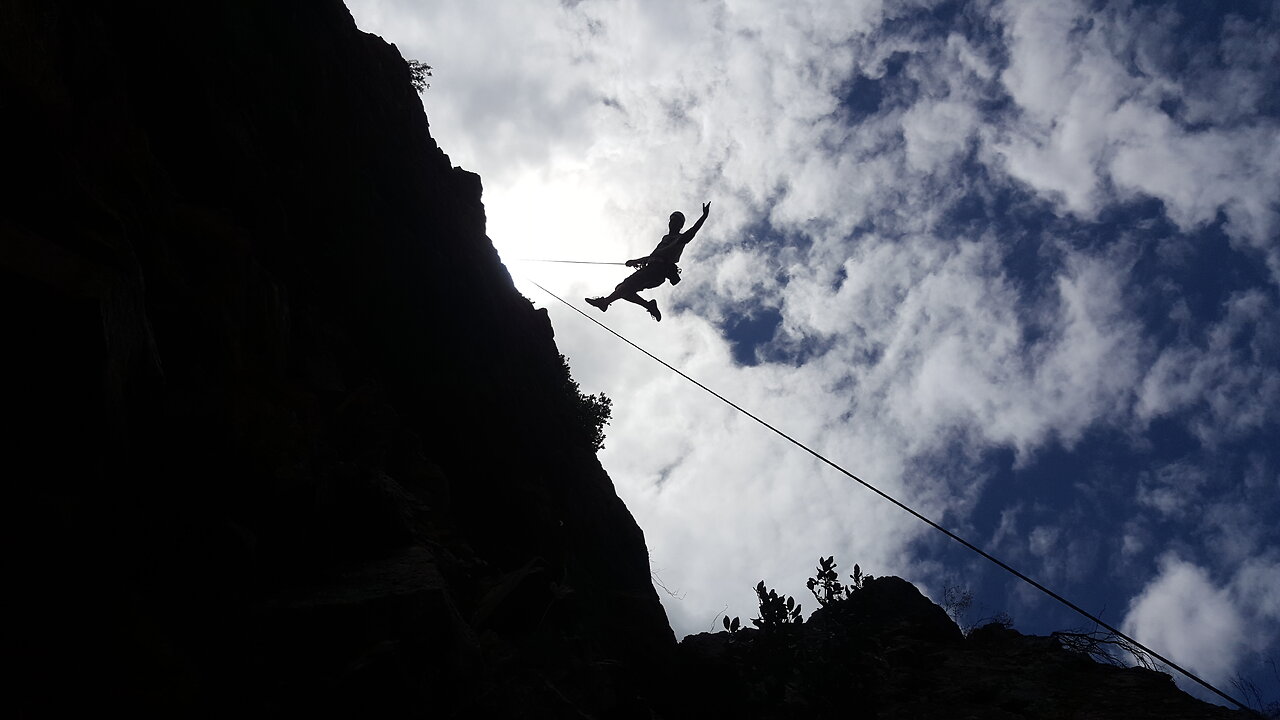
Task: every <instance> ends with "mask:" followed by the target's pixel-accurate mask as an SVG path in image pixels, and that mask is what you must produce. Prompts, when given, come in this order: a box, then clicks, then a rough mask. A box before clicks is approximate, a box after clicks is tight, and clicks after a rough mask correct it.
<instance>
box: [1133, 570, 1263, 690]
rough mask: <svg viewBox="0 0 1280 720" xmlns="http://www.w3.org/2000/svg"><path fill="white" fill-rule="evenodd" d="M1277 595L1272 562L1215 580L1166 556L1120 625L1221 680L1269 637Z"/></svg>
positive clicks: (1201, 672) (1194, 669)
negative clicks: (1224, 581) (1230, 576)
mask: <svg viewBox="0 0 1280 720" xmlns="http://www.w3.org/2000/svg"><path fill="white" fill-rule="evenodd" d="M1278 596H1280V565H1277V564H1276V563H1275V562H1274V561H1267V560H1264V559H1262V558H1258V559H1254V560H1252V561H1250V562H1248V563H1247V564H1245V565H1244V566H1242V567H1240V568H1239V569H1238V570H1237V571H1236V573H1235V574H1234V576H1233V577H1232V578H1231V579H1230V580H1229V581H1228V582H1226V583H1216V582H1214V580H1213V579H1212V578H1211V577H1210V575H1209V573H1208V572H1207V571H1206V570H1205V569H1204V568H1202V567H1200V566H1198V565H1196V564H1194V563H1191V562H1188V561H1186V560H1183V559H1182V558H1180V557H1178V556H1177V555H1174V554H1166V555H1164V556H1163V557H1161V558H1160V562H1159V569H1158V571H1157V574H1156V576H1155V577H1154V578H1153V579H1152V580H1151V581H1150V582H1148V583H1147V585H1146V587H1145V588H1143V590H1142V592H1140V593H1139V594H1138V595H1137V596H1136V597H1135V598H1134V599H1133V601H1132V603H1131V604H1130V606H1129V610H1128V614H1127V615H1126V616H1125V619H1124V622H1123V623H1122V625H1121V629H1122V630H1124V631H1125V632H1126V633H1128V634H1129V635H1131V636H1134V637H1137V638H1138V639H1140V640H1141V641H1142V642H1143V643H1144V644H1146V645H1147V646H1148V647H1150V648H1151V649H1153V650H1155V651H1156V652H1158V653H1160V654H1162V655H1164V656H1166V657H1168V658H1169V659H1171V660H1173V661H1174V662H1176V663H1178V664H1179V665H1182V666H1183V667H1186V668H1187V669H1189V670H1191V671H1192V672H1194V673H1196V674H1198V675H1201V677H1203V678H1205V679H1206V680H1208V681H1209V682H1211V683H1215V684H1225V683H1226V681H1227V680H1229V679H1230V678H1231V677H1232V676H1233V675H1234V674H1235V673H1236V672H1237V671H1238V670H1239V668H1240V667H1241V665H1242V664H1243V663H1244V662H1245V661H1246V660H1247V658H1248V656H1249V654H1250V653H1253V652H1258V651H1261V650H1262V649H1264V648H1265V647H1266V646H1267V644H1268V643H1269V642H1271V641H1273V640H1274V626H1273V625H1270V624H1269V623H1271V622H1273V621H1274V620H1275V618H1276V617H1277V612H1278V611H1280V606H1277V603H1276V601H1275V598H1276V597H1278ZM1264 623H1265V624H1264Z"/></svg>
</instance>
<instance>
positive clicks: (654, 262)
mask: <svg viewBox="0 0 1280 720" xmlns="http://www.w3.org/2000/svg"><path fill="white" fill-rule="evenodd" d="M710 212H711V203H710V202H705V203H702V217H700V218H698V221H697V222H696V223H694V224H693V227H691V228H689V229H688V231H686V232H683V233H682V232H680V228H682V227H684V213H682V212H680V211H679V210H677V211H675V212H673V213H671V219H670V221H668V223H667V228H668V230H670V232H668V233H667V234H666V235H663V236H662V240H661V241H660V242H659V243H658V246H657V247H655V248H654V249H653V252H651V253H649V254H648V255H645V256H644V257H640V258H635V259H634V260H628V261H627V262H626V265H627V267H633V268H639V269H638V270H636V271H635V272H633V273H631V275H630V276H629V277H627V279H625V280H623V281H622V282H620V283H618V286H617V287H615V288H614V289H613V292H612V293H610V294H609V295H607V296H605V297H597V298H586V300H587V303H588V304H590V305H592V306H594V307H597V308H600V312H605V311H607V310H608V309H609V305H610V304H611V303H613V302H614V301H615V300H626V301H627V302H630V303H635V304H636V305H639V306H640V307H642V308H644V309H645V310H648V311H649V314H650V315H651V316H653V319H654V320H657V321H659V322H661V321H662V313H661V312H660V311H659V310H658V301H657V300H645V299H644V298H642V297H640V295H639V294H638V292H639V291H640V290H649V289H651V288H656V287H658V286H659V285H661V284H662V281H663V280H668V281H670V282H671V284H672V285H675V284H676V283H678V282H680V268H679V267H678V266H677V265H676V263H677V262H679V261H680V254H681V253H683V252H684V246H685V245H688V244H689V241H691V240H693V236H694V235H697V234H698V230H700V229H701V228H702V223H704V222H706V220H707V214H708V213H710Z"/></svg>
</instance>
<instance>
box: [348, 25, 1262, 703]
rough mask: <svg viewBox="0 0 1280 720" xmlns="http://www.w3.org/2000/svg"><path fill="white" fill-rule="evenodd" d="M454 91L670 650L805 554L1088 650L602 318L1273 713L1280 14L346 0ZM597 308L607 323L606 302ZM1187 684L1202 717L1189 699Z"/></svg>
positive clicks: (445, 139)
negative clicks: (658, 605)
mask: <svg viewBox="0 0 1280 720" xmlns="http://www.w3.org/2000/svg"><path fill="white" fill-rule="evenodd" d="M349 6H350V7H351V9H352V12H353V15H354V16H355V17H356V20H357V23H358V24H359V25H360V26H361V27H362V28H364V29H365V30H367V31H369V32H374V33H377V34H380V35H382V36H383V37H385V38H386V39H387V40H389V41H391V42H394V43H396V44H397V46H398V47H399V48H400V50H401V51H402V53H403V54H404V55H405V56H406V57H410V58H416V59H420V60H423V61H425V62H428V63H429V64H431V65H433V66H434V67H435V76H434V77H433V78H432V87H431V89H430V90H428V91H427V92H426V93H425V94H424V97H423V102H424V105H425V107H426V110H427V113H428V116H429V118H430V121H431V124H432V131H433V134H434V135H435V137H436V139H437V140H438V142H439V143H440V145H441V146H442V147H443V148H444V149H445V151H446V152H448V153H450V155H451V157H452V158H453V161H454V162H455V163H456V164H458V165H461V166H463V167H466V168H467V169H469V170H473V171H476V172H479V173H480V174H481V176H482V177H483V180H484V185H485V203H486V209H487V213H488V221H489V224H488V227H489V235H490V237H491V238H492V239H493V241H494V243H495V245H496V246H497V248H498V250H499V252H500V253H501V254H502V255H503V257H504V258H506V259H507V261H508V264H509V266H510V267H511V269H512V271H513V275H515V276H516V277H517V282H518V284H519V285H520V287H521V289H522V290H523V291H524V292H525V293H526V295H528V296H529V297H530V299H531V300H533V301H534V302H535V304H538V305H540V306H545V307H548V308H549V310H550V312H551V314H552V320H553V323H554V325H555V329H556V333H557V342H558V343H559V345H560V347H561V349H562V351H563V352H565V354H566V355H568V356H569V357H570V361H571V364H572V366H573V368H574V372H575V375H576V376H577V377H578V379H579V381H580V382H581V383H582V385H583V387H584V389H586V390H587V391H589V392H596V391H604V392H605V393H607V394H608V395H609V396H610V397H612V398H613V399H614V415H615V417H614V421H613V423H612V425H611V426H610V428H609V430H608V439H607V440H606V449H605V450H604V451H603V452H602V453H601V454H600V457H601V461H602V462H603V463H604V465H605V467H606V469H607V470H608V471H609V473H610V475H611V477H612V478H613V480H614V483H615V485H616V486H617V489H618V492H619V494H620V495H621V496H622V497H623V499H624V500H625V501H626V502H627V504H628V506H629V507H630V508H631V510H632V512H633V513H634V514H635V515H636V517H637V519H638V521H639V522H640V524H641V526H642V527H643V528H644V530H645V533H646V538H647V540H648V543H649V547H650V550H651V559H652V563H653V567H654V572H655V576H656V577H657V578H658V579H660V581H661V582H662V584H663V585H664V586H665V587H666V588H669V589H671V590H672V591H673V592H674V593H675V594H674V595H668V594H666V593H661V594H662V597H663V602H664V605H665V606H666V608H667V613H668V616H669V617H670V618H671V621H672V624H673V627H674V628H675V629H676V631H677V633H678V634H681V635H683V634H687V633H691V632H700V631H704V630H708V629H711V628H712V627H713V621H714V619H715V616H716V615H717V614H718V613H722V612H725V611H727V612H728V613H729V614H730V615H739V616H742V617H743V618H744V619H745V618H748V617H752V616H753V615H754V612H755V606H754V595H753V593H752V590H751V588H752V587H753V586H754V585H755V583H756V582H758V581H759V580H760V579H765V580H766V582H767V583H768V584H769V585H770V586H771V587H776V588H778V589H779V590H780V591H781V592H785V593H788V594H793V595H795V596H796V597H797V599H798V600H800V601H802V602H803V601H804V600H805V598H804V597H803V596H804V595H805V594H806V593H805V589H804V581H805V579H806V578H807V577H808V576H809V575H810V574H811V573H812V570H813V565H814V564H815V563H816V560H817V558H818V557H819V556H820V555H830V554H834V555H836V558H837V560H838V561H839V562H840V563H841V567H842V568H843V569H844V570H845V571H847V570H849V569H850V568H851V567H852V564H853V563H854V562H858V563H859V564H860V565H861V566H862V567H863V568H864V569H865V570H866V571H868V572H871V573H873V574H896V575H901V576H903V577H906V578H907V579H909V580H911V581H912V582H914V583H915V584H916V585H917V586H918V587H920V589H921V590H922V591H924V592H925V593H927V594H929V595H930V596H932V597H934V598H935V599H940V598H941V594H942V588H943V587H945V586H946V585H949V584H960V585H965V586H968V587H969V588H970V589H972V590H973V591H974V593H975V606H980V608H981V609H978V608H977V607H976V608H975V611H974V617H971V618H970V620H974V619H977V617H978V616H981V615H982V614H983V613H986V614H990V613H994V612H996V611H1005V612H1007V613H1009V614H1010V615H1011V616H1013V618H1014V621H1015V624H1016V626H1017V627H1018V628H1019V629H1021V630H1022V631H1024V632H1031V633H1047V632H1049V631H1051V630H1053V629H1067V628H1073V627H1079V626H1080V625H1081V624H1082V622H1083V621H1082V620H1081V619H1079V618H1076V617H1073V616H1072V615H1071V614H1069V611H1065V610H1062V609H1061V608H1058V607H1055V606H1054V605H1053V604H1052V603H1051V602H1050V601H1047V599H1044V598H1042V597H1038V596H1037V595H1036V594H1035V592H1034V591H1031V592H1028V590H1027V589H1026V588H1021V587H1019V586H1018V584H1017V583H1016V581H1013V580H1012V579H1011V578H1009V577H1007V576H1005V575H1004V574H1003V573H1002V571H999V570H998V569H996V568H994V567H989V566H986V565H985V561H982V560H981V559H979V558H976V557H974V556H972V554H969V553H967V551H964V550H963V549H962V548H959V547H957V546H954V543H951V542H950V541H948V540H946V539H945V538H943V537H941V536H939V535H938V534H937V533H936V532H934V531H932V530H930V529H929V528H927V527H925V526H923V525H922V524H921V523H919V522H918V521H916V520H914V519H912V518H910V517H909V516H907V515H906V514H905V513H902V512H901V511H900V510H898V509H896V508H894V507H892V506H890V505H888V504H887V503H885V502H883V501H882V500H880V499H878V498H876V497H875V496H873V495H871V494H870V493H869V492H867V491H866V490H864V489H862V488H859V487H857V486H854V485H852V484H851V483H849V482H848V481H846V480H845V479H843V478H842V477H841V476H839V475H837V474H835V473H833V472H831V471H829V470H827V469H825V468H823V467H822V466H820V465H819V464H818V463H817V462H816V461H814V460H813V459H812V458H809V457H807V456H804V455H803V453H798V452H797V451H795V450H794V449H793V448H792V447H791V446H789V445H788V444H786V443H785V442H783V441H781V440H779V439H777V438H776V437H773V436H771V435H770V434H769V433H768V432H767V431H765V430H763V429H760V428H759V427H758V426H755V425H753V424H752V423H751V422H750V421H749V420H747V419H745V418H743V417H741V416H738V415H736V414H735V413H733V411H732V410H730V409H728V408H726V407H725V406H723V405H721V404H719V403H718V402H717V401H715V400H714V399H713V398H710V397H709V396H706V395H705V394H702V393H701V391H699V390H697V389H696V388H693V387H692V386H690V385H688V384H687V383H685V381H683V380H681V379H679V378H677V377H674V376H672V375H671V374H670V373H669V372H667V371H665V370H664V369H662V368H661V367H660V366H658V365H656V364H655V363H653V362H652V361H650V360H648V359H646V358H644V357H642V356H639V355H638V354H637V353H635V352H634V351H631V350H629V349H628V348H627V347H626V346H625V345H622V344H621V343H618V342H617V341H616V340H614V339H613V338H611V337H610V336H608V335H607V334H604V333H603V332H602V331H600V330H599V328H596V327H594V326H592V325H590V324H589V323H586V322H585V321H583V320H582V319H581V318H580V317H577V316H576V315H574V314H573V313H571V312H570V311H568V310H566V309H564V308H562V307H560V306H559V304H558V303H556V302H555V301H554V300H552V299H550V298H548V297H545V296H543V295H542V294H541V293H540V291H539V290H537V289H536V288H534V287H533V286H532V285H530V284H528V283H527V282H526V279H534V280H537V281H538V282H540V283H542V284H544V285H546V286H547V287H549V288H552V289H553V290H555V291H556V292H558V293H561V294H562V296H564V297H566V298H571V299H574V300H579V301H580V299H581V298H582V297H583V296H586V295H598V294H604V293H605V292H607V291H608V290H609V289H610V288H611V287H612V285H613V284H614V283H616V282H617V281H618V280H620V279H621V277H622V275H621V274H620V269H619V268H615V267H607V266H578V265H563V266H556V265H531V264H522V263H518V262H516V261H515V259H516V258H522V257H523V258H527V257H545V258H569V259H581V260H606V261H618V260H622V259H626V258H629V257H636V256H639V255H643V254H645V253H647V252H648V250H649V249H651V248H652V247H653V245H654V244H656V242H657V240H658V239H659V237H660V236H661V235H662V234H663V232H664V231H665V220H666V217H667V215H668V214H669V213H670V212H671V211H672V210H675V209H680V210H682V211H683V212H684V213H685V214H686V215H688V216H690V217H691V218H692V217H693V216H696V214H697V208H698V207H699V204H700V203H701V202H704V201H707V200H710V201H711V202H712V212H711V217H710V219H709V220H708V221H707V224H706V226H705V227H704V229H703V230H702V232H701V233H700V234H699V236H698V239H697V240H696V241H695V243H694V244H693V245H691V246H690V247H689V248H688V250H687V251H686V252H685V255H684V260H683V262H682V265H683V267H684V269H685V273H684V276H683V277H684V282H682V283H681V284H680V285H679V286H678V287H674V288H673V287H664V288H660V289H658V290H655V291H653V292H652V293H651V294H652V296H653V297H655V298H657V299H658V301H659V303H660V304H661V306H662V307H663V309H664V314H665V317H664V320H663V322H662V323H660V324H656V323H653V322H652V321H651V320H649V319H648V317H647V316H646V315H645V314H644V313H643V312H641V311H640V310H639V309H638V308H634V307H623V306H622V305H621V304H619V305H618V306H615V307H614V308H613V309H611V310H610V311H609V312H608V313H607V314H606V315H604V316H601V318H600V319H601V320H603V321H605V322H607V323H609V324H610V325H611V326H612V327H614V328H615V329H617V330H618V331H619V332H622V333H623V334H625V335H627V336H628V337H630V338H632V339H633V340H634V341H636V342H638V343H640V344H641V345H643V346H645V347H647V348H649V349H650V350H652V351H653V352H655V353H657V354H658V355H660V356H662V357H663V358H664V359H666V360H667V361H669V362H671V363H673V364H676V365H678V366H679V367H681V368H682V369H684V370H685V371H686V372H688V373H689V374H691V375H693V376H694V377H697V378H698V379H700V380H701V381H703V382H705V383H706V384H708V385H709V386H711V387H713V388H715V389H717V390H718V391H720V392H722V393H724V394H726V395H728V396H729V397H731V398H733V399H734V400H735V401H736V402H739V403H740V404H742V405H743V406H744V407H746V408H748V409H750V410H752V411H753V412H756V413H757V414H759V415H761V416H762V417H764V418H766V419H767V420H769V421H770V422H772V423H774V424H775V425H777V426H779V427H780V428H782V429H784V430H786V431H787V432H789V433H791V434H793V435H795V436H796V437H797V438H799V439H801V440H803V441H805V442H807V443H809V444H810V445H811V446H813V447H814V448H815V449H817V450H819V451H821V452H823V453H824V454H826V455H827V456H829V457H831V458H832V459H833V460H835V461H837V462H839V463H841V464H842V465H844V466H845V467H847V468H848V469H849V470H850V471H852V472H854V473H856V474H858V475H859V476H861V477H863V478H866V479H867V480H868V481H870V482H872V483H874V484H876V485H877V486H878V487H881V488H882V489H884V490H885V491H887V492H890V493H891V494H894V495H895V496H896V497H898V498H899V499H901V500H903V501H906V502H908V503H910V504H911V505H912V506H914V507H916V508H917V509H918V510H920V511H922V512H924V513H925V514H927V515H929V516H931V517H933V518H935V519H937V520H940V521H942V522H943V523H944V524H946V525H947V526H949V527H951V528H953V529H955V530H957V531H959V532H961V533H962V534H963V535H965V536H966V537H968V538H969V539H970V540H972V541H974V542H975V543H977V544H979V545H981V546H983V547H985V548H987V549H989V550H990V551H992V552H993V553H994V554H996V555H998V556H1000V557H1002V558H1004V559H1005V560H1007V561H1009V562H1010V563H1011V564H1013V565H1015V566H1016V567H1019V568H1020V569H1022V570H1023V571H1024V572H1026V573H1028V574H1030V575H1032V576H1034V577H1036V578H1037V579H1039V580H1041V581H1042V582H1044V583H1046V584H1048V585H1050V586H1051V587H1053V588H1055V589H1056V590H1058V591H1059V592H1061V593H1063V594H1064V595H1066V596H1068V597H1070V598H1072V599H1073V600H1075V601H1076V602H1077V603H1079V604H1080V605H1082V606H1084V607H1085V608H1086V609H1089V610H1090V611H1093V612H1095V613H1097V614H1099V615H1101V616H1102V617H1103V618H1104V619H1106V620H1107V621H1109V622H1111V623H1113V624H1116V625H1118V626H1120V627H1122V628H1124V629H1125V630H1126V631H1129V632H1131V633H1133V634H1135V635H1136V636H1137V637H1138V638H1139V639H1140V640H1141V641H1143V642H1145V643H1147V644H1148V645H1150V646H1152V647H1153V648H1154V649H1156V650H1157V651H1159V652H1161V653H1164V654H1166V655H1168V656H1170V657H1171V658H1172V659H1174V660H1175V661H1177V662H1179V663H1181V664H1183V665H1184V666H1186V667H1188V668H1190V669H1192V670H1194V671H1196V672H1198V673H1201V674H1203V675H1204V676H1205V677H1206V678H1207V679H1209V680H1210V681H1212V682H1215V683H1218V684H1220V685H1223V686H1224V687H1226V689H1228V690H1230V687H1229V685H1230V680H1231V678H1233V677H1235V676H1236V675H1237V674H1239V675H1242V676H1244V677H1247V678H1250V679H1252V680H1253V681H1254V682H1256V683H1258V685H1259V686H1261V687H1262V688H1263V690H1264V692H1265V693H1266V694H1268V695H1269V696H1270V699H1273V700H1275V699H1280V677H1277V676H1276V674H1275V671H1274V668H1273V666H1269V665H1268V664H1267V663H1268V661H1278V660H1280V529H1278V526H1277V523H1276V521H1275V520H1274V518H1275V517H1278V516H1280V442H1277V438H1280V432H1278V430H1280V320H1277V317H1278V316H1280V313H1277V308H1278V306H1280V71H1277V69H1276V68H1277V67H1280V3H1277V2H1232V3H1200V2H1070V1H1066V2H1055V3H1012V2H997V1H994V0H982V1H975V2H927V1H925V0H914V1H910V2H891V1H889V0H883V1H875V2H872V1H868V2H852V1H851V2H844V3H833V2H829V1H821V2H819V1H817V0H815V1H813V2H803V1H797V2H792V3H787V4H786V5H785V6H783V5H781V4H778V3H774V2H766V1H764V0H759V1H755V0H734V1H730V0H723V1H719V2H711V1H708V2H666V3H664V2H644V3H641V2H627V1H624V0H614V1H609V2H604V1H602V0H580V1H579V2H552V1H550V0H548V1H545V2H494V3H485V4H483V6H482V7H481V6H479V5H478V4H476V3H470V2H462V1H458V2H436V3H430V4H423V3H416V2H409V1H408V0H351V2H349ZM587 309H588V310H589V311H591V312H595V311H594V310H590V309H589V308H587ZM1184 686H1185V685H1184Z"/></svg>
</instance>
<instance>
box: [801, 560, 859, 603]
mask: <svg viewBox="0 0 1280 720" xmlns="http://www.w3.org/2000/svg"><path fill="white" fill-rule="evenodd" d="M849 579H850V580H852V581H853V582H852V583H851V584H849V585H845V584H843V583H841V582H840V576H839V575H838V574H837V573H836V556H835V555H832V556H830V557H825V558H823V557H820V558H818V573H817V576H816V577H811V578H809V582H808V583H806V586H807V587H808V588H809V592H811V593H813V597H814V598H815V599H817V601H818V604H819V605H822V606H824V607H825V606H826V605H828V604H829V603H833V602H840V601H841V600H847V599H849V597H850V596H851V595H853V593H855V592H856V591H858V590H861V589H862V584H863V583H864V582H866V581H867V580H870V579H872V578H871V576H870V575H863V574H862V568H860V567H858V564H857V563H854V565H853V574H852V575H850V576H849Z"/></svg>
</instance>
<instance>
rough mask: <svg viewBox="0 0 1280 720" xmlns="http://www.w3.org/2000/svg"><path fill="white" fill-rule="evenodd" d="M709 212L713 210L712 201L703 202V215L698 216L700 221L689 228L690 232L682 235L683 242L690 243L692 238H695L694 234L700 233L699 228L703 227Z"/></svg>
mask: <svg viewBox="0 0 1280 720" xmlns="http://www.w3.org/2000/svg"><path fill="white" fill-rule="evenodd" d="M709 212H711V203H710V202H704V203H702V217H700V218H698V222H696V223H694V224H693V227H691V228H689V231H688V232H686V233H684V234H683V235H681V236H680V239H681V240H682V241H683V242H685V243H688V242H689V241H690V240H692V239H693V236H694V235H697V234H698V230H700V229H701V228H702V223H704V222H706V221H707V213H709Z"/></svg>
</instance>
